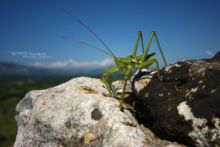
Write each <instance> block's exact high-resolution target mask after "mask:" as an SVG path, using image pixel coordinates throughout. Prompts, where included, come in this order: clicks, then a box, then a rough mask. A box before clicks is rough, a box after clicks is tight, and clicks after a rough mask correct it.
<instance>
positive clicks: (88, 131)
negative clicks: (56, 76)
mask: <svg viewBox="0 0 220 147" xmlns="http://www.w3.org/2000/svg"><path fill="white" fill-rule="evenodd" d="M107 94H108V93H107V90H106V88H105V87H104V85H103V83H102V82H101V81H100V80H99V79H93V78H86V77H80V78H75V79H72V80H70V81H68V82H66V83H63V84H61V85H58V86H56V87H52V88H49V89H45V90H35V91H31V92H29V93H27V94H26V95H25V97H24V98H23V99H22V100H21V101H20V102H19V103H18V105H17V107H16V120H17V125H18V132H17V136H16V141H15V144H14V147H23V146H24V147H34V146H41V147H56V146H57V147H58V146H59V147H62V146H65V147H77V146H79V147H81V146H90V147H122V146H124V147H145V146H146V147H149V146H152V147H153V146H155V147H159V146H161V147H164V146H167V147H168V146H169V147H171V146H177V147H178V146H182V145H179V144H177V143H173V142H169V141H165V140H161V139H159V138H157V137H155V136H154V135H153V133H152V132H151V131H150V130H149V129H147V128H144V127H143V126H140V125H139V124H138V123H137V121H136V119H135V118H134V117H133V116H132V114H131V113H130V112H129V111H128V110H124V111H121V110H120V108H119V107H118V106H119V102H118V100H117V99H114V98H110V97H106V96H105V95H107Z"/></svg>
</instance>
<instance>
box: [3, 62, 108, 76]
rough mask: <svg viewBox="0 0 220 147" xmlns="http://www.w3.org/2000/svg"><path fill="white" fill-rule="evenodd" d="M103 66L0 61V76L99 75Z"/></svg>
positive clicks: (103, 69)
mask: <svg viewBox="0 0 220 147" xmlns="http://www.w3.org/2000/svg"><path fill="white" fill-rule="evenodd" d="M105 70H106V69H105V68H97V69H95V68H94V69H88V70H86V69H84V70H77V69H71V68H70V69H67V68H65V69H60V68H57V69H56V68H44V67H34V66H28V65H21V64H17V63H12V62H0V76H29V77H36V76H76V75H87V76H88V75H93V76H96V75H101V73H102V72H103V71H105Z"/></svg>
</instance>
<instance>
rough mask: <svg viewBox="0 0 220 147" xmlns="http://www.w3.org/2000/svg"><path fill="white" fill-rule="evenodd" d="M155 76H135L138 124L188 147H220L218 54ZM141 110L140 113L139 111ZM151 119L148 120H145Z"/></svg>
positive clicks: (219, 74) (171, 68) (169, 67)
mask: <svg viewBox="0 0 220 147" xmlns="http://www.w3.org/2000/svg"><path fill="white" fill-rule="evenodd" d="M161 75H162V78H163V81H159V79H158V77H157V74H156V73H155V72H152V73H150V74H146V73H144V72H141V73H139V74H138V75H136V76H135V80H134V81H133V82H132V90H133V93H134V94H135V96H136V97H137V98H139V99H141V100H142V101H143V102H144V104H142V105H141V106H140V107H141V109H139V110H138V111H139V113H141V114H143V113H145V114H146V115H141V116H138V117H139V122H141V123H143V124H145V126H147V127H148V128H150V129H151V130H152V131H153V132H154V133H155V134H156V135H157V136H159V137H161V138H163V139H168V140H171V141H172V140H175V141H178V142H181V143H184V144H186V145H188V146H198V147H205V146H210V147H215V146H220V52H219V53H218V54H216V55H215V57H213V58H212V59H207V60H190V61H181V62H177V63H176V64H173V65H169V66H167V67H165V68H163V69H161ZM140 111H141V112H140ZM149 120H151V121H149Z"/></svg>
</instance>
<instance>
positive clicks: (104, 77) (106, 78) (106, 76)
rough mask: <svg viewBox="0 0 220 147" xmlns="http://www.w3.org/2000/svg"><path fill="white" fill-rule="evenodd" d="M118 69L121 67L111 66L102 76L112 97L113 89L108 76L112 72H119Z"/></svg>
mask: <svg viewBox="0 0 220 147" xmlns="http://www.w3.org/2000/svg"><path fill="white" fill-rule="evenodd" d="M118 71H119V69H118V67H117V66H111V67H110V68H109V69H108V70H107V71H106V72H104V73H103V75H102V78H101V81H102V82H103V83H104V84H105V85H106V87H107V89H108V91H109V94H110V97H112V90H111V86H110V85H109V83H108V78H109V76H110V75H111V74H112V73H114V72H118Z"/></svg>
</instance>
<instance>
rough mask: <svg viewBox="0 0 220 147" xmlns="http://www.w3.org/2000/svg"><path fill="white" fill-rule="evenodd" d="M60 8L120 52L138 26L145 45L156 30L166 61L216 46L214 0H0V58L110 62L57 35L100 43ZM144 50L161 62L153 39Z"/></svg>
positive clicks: (218, 11)
mask: <svg viewBox="0 0 220 147" xmlns="http://www.w3.org/2000/svg"><path fill="white" fill-rule="evenodd" d="M62 9H64V10H67V11H69V12H70V13H71V14H73V15H74V16H77V17H78V18H80V19H81V20H82V21H84V22H85V23H86V24H87V25H89V26H90V27H91V28H92V29H93V30H94V31H95V32H96V33H97V34H98V35H99V36H100V37H101V38H102V39H103V40H104V41H105V42H106V44H108V46H109V47H110V48H111V49H112V51H113V52H114V53H115V54H116V55H117V56H120V57H123V56H127V55H129V54H131V52H132V49H133V48H134V45H135V41H136V37H137V32H138V31H139V30H141V31H142V32H143V35H144V43H145V44H146V43H147V41H148V39H149V37H150V33H151V31H156V32H157V34H158V37H159V40H160V42H161V46H162V48H163V50H164V54H165V56H166V58H167V60H168V62H169V63H174V62H176V61H178V60H183V59H194V58H197V59H199V58H209V57H210V56H212V54H215V53H216V52H217V51H219V50H220V37H219V36H220V2H219V1H218V0H204V1H202V0H166V1H164V0H72V1H71V0H57V1H56V0H53V1H52V0H47V1H46V0H44V1H43V0H36V1H30V0H19V1H18V0H17V1H16V0H14V1H12V0H1V1H0V20H1V22H0V32H1V33H0V51H1V54H0V61H11V62H16V63H20V64H33V65H39V66H43V65H45V66H48V65H50V66H57V65H59V66H67V65H69V64H72V65H73V64H74V65H76V64H78V65H79V64H82V65H87V66H89V63H95V64H91V65H93V66H98V64H99V63H100V64H102V66H105V65H108V64H111V63H112V62H111V61H110V60H109V58H110V57H108V56H107V55H105V54H103V53H101V52H99V51H97V50H95V49H93V48H89V47H86V46H83V45H80V44H77V43H73V42H71V41H68V40H63V39H61V38H60V37H61V36H66V37H70V38H73V39H78V40H83V41H85V42H88V43H91V44H94V45H95V46H97V47H100V48H104V47H103V46H102V44H101V43H100V42H99V41H97V40H96V39H95V37H94V36H92V35H91V34H90V33H89V32H88V31H87V30H85V29H84V28H83V27H82V26H81V25H80V24H79V23H77V22H76V21H75V20H74V19H73V18H71V17H70V16H68V15H67V14H65V13H63V12H62V11H61V10H62ZM150 51H151V52H156V53H157V57H158V59H159V61H160V63H161V64H162V60H161V57H160V55H159V52H158V49H157V47H156V45H155V42H153V43H152V47H151V49H150ZM30 53H31V54H32V55H30ZM139 53H140V52H139ZM27 54H28V55H27ZM85 67H86V66H85Z"/></svg>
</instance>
